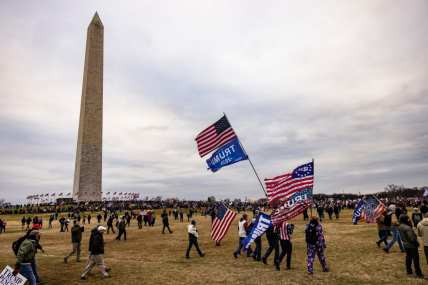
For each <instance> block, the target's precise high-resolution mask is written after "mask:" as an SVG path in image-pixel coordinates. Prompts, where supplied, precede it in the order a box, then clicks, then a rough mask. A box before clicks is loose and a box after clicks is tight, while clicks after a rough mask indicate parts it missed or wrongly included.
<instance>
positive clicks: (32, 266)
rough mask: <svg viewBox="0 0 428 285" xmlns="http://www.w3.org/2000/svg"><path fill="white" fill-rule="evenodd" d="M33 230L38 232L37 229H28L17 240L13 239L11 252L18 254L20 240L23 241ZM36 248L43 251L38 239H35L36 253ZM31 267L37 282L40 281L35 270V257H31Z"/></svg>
mask: <svg viewBox="0 0 428 285" xmlns="http://www.w3.org/2000/svg"><path fill="white" fill-rule="evenodd" d="M34 231H35V232H38V230H33V229H30V230H28V231H27V233H26V234H25V235H24V236H22V237H20V238H19V239H18V240H16V241H14V242H13V243H12V250H13V253H14V254H15V256H17V255H18V251H19V248H20V246H21V244H22V242H23V241H25V240H26V239H28V238H29V236H30V234H31V232H34ZM37 250H40V251H41V252H42V253H44V252H45V251H44V250H43V247H42V245H41V244H40V239H36V253H37ZM31 268H32V270H33V274H34V276H35V277H36V281H37V283H40V282H41V281H40V277H39V274H38V272H37V265H36V260H35V259H33V260H32V261H31Z"/></svg>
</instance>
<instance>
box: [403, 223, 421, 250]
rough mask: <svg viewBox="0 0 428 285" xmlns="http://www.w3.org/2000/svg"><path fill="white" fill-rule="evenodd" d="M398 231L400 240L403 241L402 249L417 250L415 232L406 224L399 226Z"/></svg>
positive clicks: (417, 244)
mask: <svg viewBox="0 0 428 285" xmlns="http://www.w3.org/2000/svg"><path fill="white" fill-rule="evenodd" d="M398 230H399V231H400V236H401V240H402V241H403V245H404V248H409V249H410V248H418V247H419V243H418V238H417V237H416V234H415V232H414V231H413V229H412V227H410V226H408V225H406V224H400V226H399V227H398Z"/></svg>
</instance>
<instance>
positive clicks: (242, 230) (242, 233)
mask: <svg viewBox="0 0 428 285" xmlns="http://www.w3.org/2000/svg"><path fill="white" fill-rule="evenodd" d="M247 218H248V216H247V214H243V215H242V217H241V219H240V220H239V223H238V236H239V244H238V248H237V249H236V250H235V251H234V252H233V256H234V257H235V258H238V256H239V255H240V254H241V250H242V248H243V245H242V241H243V240H244V239H245V238H246V237H247V230H248V229H249V227H250V225H249V223H248V221H247ZM251 252H252V251H251V247H249V248H248V250H247V257H249V256H250V255H251Z"/></svg>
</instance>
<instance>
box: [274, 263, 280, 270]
mask: <svg viewBox="0 0 428 285" xmlns="http://www.w3.org/2000/svg"><path fill="white" fill-rule="evenodd" d="M275 268H276V271H280V268H279V264H278V263H276V264H275Z"/></svg>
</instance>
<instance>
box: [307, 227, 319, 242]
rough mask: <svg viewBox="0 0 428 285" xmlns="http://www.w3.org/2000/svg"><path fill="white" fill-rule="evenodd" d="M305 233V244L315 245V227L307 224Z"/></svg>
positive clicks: (316, 238) (316, 236)
mask: <svg viewBox="0 0 428 285" xmlns="http://www.w3.org/2000/svg"><path fill="white" fill-rule="evenodd" d="M305 233H306V242H307V243H308V244H316V243H317V240H318V234H317V229H316V225H313V224H309V225H308V227H307V229H306V231H305Z"/></svg>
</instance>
